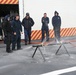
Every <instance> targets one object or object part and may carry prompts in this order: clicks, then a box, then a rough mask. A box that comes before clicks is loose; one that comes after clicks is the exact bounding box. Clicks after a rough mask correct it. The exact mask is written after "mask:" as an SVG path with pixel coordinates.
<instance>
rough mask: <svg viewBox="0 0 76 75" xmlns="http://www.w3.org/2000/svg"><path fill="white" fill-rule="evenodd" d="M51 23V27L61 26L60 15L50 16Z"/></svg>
mask: <svg viewBox="0 0 76 75" xmlns="http://www.w3.org/2000/svg"><path fill="white" fill-rule="evenodd" d="M52 25H53V27H59V26H61V18H60V16H54V17H53V18H52Z"/></svg>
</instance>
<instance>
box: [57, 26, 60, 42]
mask: <svg viewBox="0 0 76 75" xmlns="http://www.w3.org/2000/svg"><path fill="white" fill-rule="evenodd" d="M57 29H58V30H57V39H58V41H60V27H58V28H57Z"/></svg>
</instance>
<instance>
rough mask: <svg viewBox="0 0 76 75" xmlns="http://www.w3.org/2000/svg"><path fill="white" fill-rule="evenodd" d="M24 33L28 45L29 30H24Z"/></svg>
mask: <svg viewBox="0 0 76 75" xmlns="http://www.w3.org/2000/svg"><path fill="white" fill-rule="evenodd" d="M24 34H25V45H26V44H27V41H28V32H27V30H24Z"/></svg>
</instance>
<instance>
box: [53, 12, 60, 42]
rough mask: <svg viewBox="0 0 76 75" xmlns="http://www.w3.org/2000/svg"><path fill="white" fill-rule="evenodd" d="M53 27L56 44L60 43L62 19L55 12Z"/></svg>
mask: <svg viewBox="0 0 76 75" xmlns="http://www.w3.org/2000/svg"><path fill="white" fill-rule="evenodd" d="M52 25H53V29H54V34H55V40H56V42H60V27H61V17H60V16H59V13H58V12H57V11H55V12H54V16H53V18H52Z"/></svg>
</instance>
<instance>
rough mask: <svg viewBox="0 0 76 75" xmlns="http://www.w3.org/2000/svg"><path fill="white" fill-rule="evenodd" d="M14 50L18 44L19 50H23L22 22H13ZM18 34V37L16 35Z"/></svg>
mask: <svg viewBox="0 0 76 75" xmlns="http://www.w3.org/2000/svg"><path fill="white" fill-rule="evenodd" d="M12 30H13V34H12V50H15V45H16V44H17V50H18V49H21V32H22V26H21V22H20V20H16V19H15V20H13V21H12ZM14 33H16V35H14Z"/></svg>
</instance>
